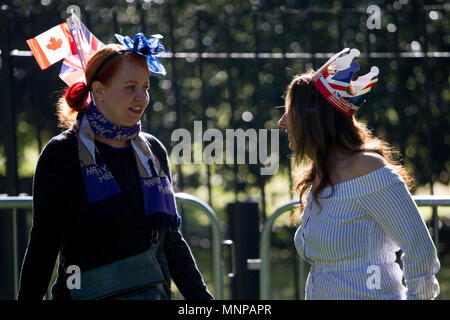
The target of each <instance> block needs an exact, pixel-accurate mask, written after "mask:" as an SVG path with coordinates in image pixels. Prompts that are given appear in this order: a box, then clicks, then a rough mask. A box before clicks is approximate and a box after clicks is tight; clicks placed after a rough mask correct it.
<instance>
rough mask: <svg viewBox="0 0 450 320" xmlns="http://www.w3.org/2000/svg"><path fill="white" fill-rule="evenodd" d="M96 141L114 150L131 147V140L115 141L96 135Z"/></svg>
mask: <svg viewBox="0 0 450 320" xmlns="http://www.w3.org/2000/svg"><path fill="white" fill-rule="evenodd" d="M95 140H97V141H100V142H103V143H105V144H107V145H109V146H111V147H114V148H124V147H127V146H129V145H130V140H113V139H108V138H105V137H102V136H99V135H95Z"/></svg>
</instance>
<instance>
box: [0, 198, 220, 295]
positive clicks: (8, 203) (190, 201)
mask: <svg viewBox="0 0 450 320" xmlns="http://www.w3.org/2000/svg"><path fill="white" fill-rule="evenodd" d="M175 198H176V201H177V206H178V207H180V206H191V207H194V208H197V209H200V210H201V211H203V212H204V213H205V214H206V215H207V216H208V218H209V220H210V221H211V238H212V239H211V252H212V254H211V255H212V275H213V276H212V281H213V286H214V296H215V298H216V299H220V300H222V299H223V297H224V286H223V267H222V259H221V257H222V241H223V240H222V230H221V227H220V223H219V220H218V218H217V215H216V213H215V211H214V210H213V209H212V208H211V207H210V206H209V205H208V204H207V203H205V202H203V201H202V200H200V199H198V198H196V197H194V196H192V195H190V194H187V193H176V194H175ZM32 203H33V197H32V196H15V197H0V210H2V209H12V214H13V215H12V217H13V219H12V223H13V225H12V229H13V250H14V253H15V254H14V261H13V264H14V275H13V277H14V297H17V293H18V285H19V261H18V251H17V210H18V209H31V208H32Z"/></svg>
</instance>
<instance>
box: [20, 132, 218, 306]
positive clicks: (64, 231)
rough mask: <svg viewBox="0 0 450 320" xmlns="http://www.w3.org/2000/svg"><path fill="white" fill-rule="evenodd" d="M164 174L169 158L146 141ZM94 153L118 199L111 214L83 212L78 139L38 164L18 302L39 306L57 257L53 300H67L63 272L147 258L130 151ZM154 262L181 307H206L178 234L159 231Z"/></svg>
mask: <svg viewBox="0 0 450 320" xmlns="http://www.w3.org/2000/svg"><path fill="white" fill-rule="evenodd" d="M146 138H147V140H148V142H149V143H150V146H151V149H152V151H153V152H154V154H155V155H156V156H157V157H158V159H159V161H160V163H161V167H162V169H163V170H164V171H165V172H166V173H168V175H169V177H170V167H169V164H168V159H167V152H166V150H165V148H164V146H163V145H162V144H161V142H160V141H159V140H157V139H156V138H155V137H153V136H152V135H149V134H146ZM96 145H97V147H98V149H99V151H100V153H101V155H102V158H103V160H104V161H105V163H106V164H107V166H108V167H109V169H110V171H111V173H112V175H113V176H114V178H115V179H116V181H117V183H118V185H119V187H120V189H121V192H122V194H123V198H124V200H123V203H124V206H123V208H121V209H117V210H112V211H113V212H108V213H106V214H105V213H102V214H93V213H92V212H88V210H87V206H88V201H87V191H86V187H85V183H84V179H83V176H82V173H81V169H80V166H79V162H78V153H77V150H78V148H77V138H76V133H75V132H74V131H72V130H67V131H65V132H63V133H62V134H60V135H58V136H56V137H54V138H53V139H52V140H51V141H50V142H49V143H48V144H47V145H46V147H45V148H44V150H43V151H42V153H41V155H40V156H39V159H38V163H37V167H36V172H35V176H34V181H33V211H34V215H33V225H32V228H31V233H30V239H29V243H28V248H27V251H26V254H25V258H24V261H23V265H22V270H21V276H20V287H19V296H18V298H19V300H22V299H42V298H43V296H44V294H45V293H46V291H47V287H48V285H49V282H50V280H51V276H52V272H53V268H54V265H55V261H56V259H57V257H58V253H59V264H58V278H57V280H56V282H55V284H54V285H53V288H52V295H53V299H63V300H66V299H70V292H69V289H67V287H66V281H65V279H66V277H67V275H65V271H64V270H65V269H66V268H67V267H68V266H70V265H77V266H79V267H80V269H81V271H82V272H83V271H85V270H89V269H93V268H96V267H99V266H102V265H105V264H108V263H111V262H114V261H117V260H120V259H123V258H126V257H129V256H132V255H135V254H138V253H140V252H143V251H145V250H147V249H148V248H149V246H150V243H151V234H150V232H149V231H148V230H147V229H146V228H145V227H144V225H145V224H144V223H143V219H144V213H143V212H144V209H143V199H142V191H141V189H140V184H139V177H138V172H137V167H136V160H135V157H134V152H133V150H132V149H131V148H125V149H116V148H112V147H110V146H108V145H106V144H102V143H97V142H96ZM159 242H160V245H159V249H158V253H157V258H158V262H159V264H160V266H161V270H162V272H163V275H164V278H165V280H166V283H167V285H168V287H169V286H170V281H171V278H172V279H173V280H174V282H175V283H176V285H177V287H178V289H179V290H180V292H181V294H182V295H183V296H184V297H185V298H186V299H196V300H197V299H212V296H211V294H210V293H209V292H208V290H207V287H206V285H205V283H204V282H203V279H202V276H201V274H200V272H199V270H198V268H197V266H196V263H195V260H194V258H193V256H192V253H191V251H190V249H189V246H188V245H187V243H186V241H185V240H184V238H183V236H182V235H181V233H180V232H170V231H166V230H159Z"/></svg>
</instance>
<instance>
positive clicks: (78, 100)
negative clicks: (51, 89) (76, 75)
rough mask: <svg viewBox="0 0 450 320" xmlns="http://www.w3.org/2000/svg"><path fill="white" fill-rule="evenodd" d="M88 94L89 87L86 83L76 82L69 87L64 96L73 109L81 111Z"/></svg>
mask: <svg viewBox="0 0 450 320" xmlns="http://www.w3.org/2000/svg"><path fill="white" fill-rule="evenodd" d="M88 94H89V87H88V86H87V85H86V83H84V82H76V83H74V84H73V85H71V86H70V87H69V88H68V89H67V91H66V94H65V95H64V97H65V98H66V101H67V103H68V105H69V106H70V107H71V108H72V109H75V110H77V111H80V110H82V109H83V108H84V104H85V103H86V100H87V97H88Z"/></svg>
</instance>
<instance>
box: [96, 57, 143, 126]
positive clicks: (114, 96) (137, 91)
mask: <svg viewBox="0 0 450 320" xmlns="http://www.w3.org/2000/svg"><path fill="white" fill-rule="evenodd" d="M149 76H150V72H149V71H148V69H147V68H143V67H142V66H141V65H140V64H138V63H135V62H133V61H129V60H127V59H123V60H122V62H121V63H120V66H119V68H118V70H117V72H116V73H115V74H114V76H113V77H112V78H111V79H110V81H108V83H107V84H103V83H101V82H100V81H94V83H93V84H92V89H93V92H94V97H95V102H96V106H97V109H98V110H99V111H100V112H101V113H102V114H103V115H104V116H105V118H106V119H107V120H108V121H109V122H111V123H113V124H115V125H117V126H121V127H131V126H133V125H135V124H136V123H138V122H139V121H140V119H141V117H142V114H143V113H144V111H145V108H146V107H147V105H148V103H149V101H150V96H149V93H148V89H149V88H150V81H149Z"/></svg>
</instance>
